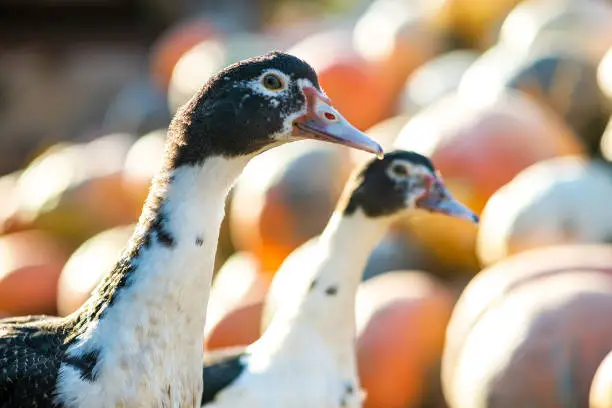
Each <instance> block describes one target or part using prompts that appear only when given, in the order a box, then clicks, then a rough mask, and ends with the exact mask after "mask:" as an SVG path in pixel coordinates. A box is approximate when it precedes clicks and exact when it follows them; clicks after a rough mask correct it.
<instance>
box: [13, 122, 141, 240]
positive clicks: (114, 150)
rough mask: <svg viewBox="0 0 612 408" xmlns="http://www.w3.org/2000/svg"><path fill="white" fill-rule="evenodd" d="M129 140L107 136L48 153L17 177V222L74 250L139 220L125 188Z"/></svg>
mask: <svg viewBox="0 0 612 408" xmlns="http://www.w3.org/2000/svg"><path fill="white" fill-rule="evenodd" d="M132 142H133V138H132V136H131V135H127V134H112V135H107V136H104V137H101V138H98V139H96V140H94V141H92V142H89V143H84V144H75V145H71V144H63V145H56V146H54V147H52V148H50V149H48V150H47V151H46V152H45V153H43V154H42V155H41V156H39V157H38V158H36V159H35V160H34V161H33V162H32V163H31V164H30V165H29V166H28V167H27V168H26V169H25V170H24V171H23V173H22V174H21V175H20V177H19V180H18V183H17V187H16V190H17V196H18V200H19V204H18V209H17V211H16V212H15V214H14V219H15V221H16V222H17V223H19V224H21V225H25V226H27V227H29V228H35V229H42V230H45V231H49V232H51V233H53V234H55V235H57V236H59V237H61V238H63V239H65V240H66V241H67V242H69V243H70V244H71V245H73V246H74V247H76V246H78V245H80V244H81V243H82V242H83V241H85V240H86V239H87V238H89V237H91V236H92V235H94V234H96V233H98V232H101V231H104V230H105V229H108V228H110V227H113V226H116V225H122V224H128V223H131V222H134V221H136V220H137V219H138V217H139V215H140V212H141V206H142V204H141V203H137V202H136V203H135V202H134V200H133V199H132V197H131V196H130V194H128V192H127V191H126V190H125V185H124V182H123V174H122V171H123V163H124V161H125V157H126V155H127V152H128V150H129V148H130V146H131V145H132Z"/></svg>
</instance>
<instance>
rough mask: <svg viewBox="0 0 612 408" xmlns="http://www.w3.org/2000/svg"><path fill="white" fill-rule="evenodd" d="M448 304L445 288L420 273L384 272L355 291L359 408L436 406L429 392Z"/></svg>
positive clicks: (433, 386) (433, 383)
mask: <svg viewBox="0 0 612 408" xmlns="http://www.w3.org/2000/svg"><path fill="white" fill-rule="evenodd" d="M453 301H454V299H453V296H452V294H451V292H450V291H449V290H448V289H447V288H446V287H444V286H443V285H442V284H441V283H440V282H438V281H437V280H436V279H435V278H433V277H432V276H430V275H428V274H425V273H422V272H408V271H394V272H389V273H386V274H384V275H380V276H377V277H375V278H372V279H370V280H368V281H367V282H364V283H363V284H362V285H361V286H360V288H359V291H358V293H357V299H356V307H355V312H356V322H357V358H358V368H359V378H360V381H361V385H362V387H363V388H364V389H365V391H366V393H367V397H366V401H365V405H364V407H365V408H402V407H418V406H422V405H421V404H425V403H426V402H427V401H429V402H430V403H431V402H434V401H438V403H439V401H440V397H439V395H436V394H435V392H434V391H435V390H436V389H438V388H439V387H438V384H439V377H438V375H437V370H438V366H439V362H440V356H441V353H442V346H443V343H444V330H445V327H446V323H447V321H448V319H449V317H450V314H451V310H452V306H453Z"/></svg>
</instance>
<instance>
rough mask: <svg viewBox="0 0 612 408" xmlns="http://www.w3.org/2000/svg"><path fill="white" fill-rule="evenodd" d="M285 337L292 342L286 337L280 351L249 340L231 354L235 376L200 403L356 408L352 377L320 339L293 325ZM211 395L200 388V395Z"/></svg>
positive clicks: (358, 401)
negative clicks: (245, 347) (240, 350)
mask: <svg viewBox="0 0 612 408" xmlns="http://www.w3.org/2000/svg"><path fill="white" fill-rule="evenodd" d="M291 337H293V339H292V340H295V341H289V340H288V339H286V340H285V341H287V343H285V344H286V345H287V346H286V347H284V348H283V349H282V350H276V351H275V352H269V351H268V350H265V348H264V347H258V346H259V345H258V344H254V345H252V346H251V347H249V349H248V350H247V351H244V352H243V353H241V354H240V355H239V356H237V357H234V358H235V359H238V360H239V361H240V363H239V364H240V365H241V368H240V374H239V375H238V376H237V378H236V379H235V381H233V382H231V386H229V387H224V388H223V389H222V390H220V391H219V392H218V393H217V394H215V395H214V400H209V401H208V402H207V403H206V405H205V406H206V407H210V408H221V407H232V406H235V407H243V406H246V405H245V401H248V404H249V406H251V407H257V408H259V407H270V408H276V407H278V408H281V407H289V406H290V407H296V408H308V407H322V408H340V407H361V398H360V395H359V394H358V392H357V391H358V390H357V388H356V385H355V384H358V382H357V378H356V377H354V378H345V375H346V373H344V372H343V370H342V369H341V367H340V366H339V365H338V361H337V358H336V356H335V353H333V352H332V351H331V350H330V348H329V346H328V344H327V343H326V342H325V341H324V339H322V338H320V337H319V336H317V335H316V334H314V333H313V331H312V330H303V331H300V330H295V329H294V330H292V333H291ZM262 343H263V342H262ZM289 344H290V345H291V347H288V346H289ZM262 345H263V344H262ZM226 361H227V360H226ZM226 364H227V363H226ZM234 374H237V371H235V372H234ZM211 375H214V372H212V373H209V374H208V376H211ZM207 384H210V382H207ZM272 384H273V388H272V387H271V385H272ZM211 394H212V393H211ZM212 396H213V395H207V393H206V392H205V397H208V398H210V397H212Z"/></svg>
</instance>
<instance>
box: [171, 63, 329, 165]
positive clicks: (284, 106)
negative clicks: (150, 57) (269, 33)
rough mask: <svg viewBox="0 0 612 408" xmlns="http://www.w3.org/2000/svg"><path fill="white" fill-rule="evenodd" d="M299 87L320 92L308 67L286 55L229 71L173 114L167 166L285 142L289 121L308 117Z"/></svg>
mask: <svg viewBox="0 0 612 408" xmlns="http://www.w3.org/2000/svg"><path fill="white" fill-rule="evenodd" d="M303 86H311V87H313V88H315V89H316V90H318V91H321V89H320V86H319V81H318V78H317V75H316V73H315V71H314V70H313V69H312V67H310V65H308V64H307V63H306V62H304V61H302V60H301V59H299V58H297V57H295V56H292V55H289V54H285V53H281V52H272V53H269V54H266V55H264V56H261V57H257V58H250V59H247V60H245V61H241V62H238V63H236V64H233V65H230V66H229V67H227V68H225V69H224V70H222V71H220V72H219V73H218V74H217V75H215V76H213V77H212V78H210V80H209V81H208V82H207V83H206V84H205V85H204V86H203V87H202V89H201V90H200V91H199V92H198V93H197V94H196V95H194V97H193V98H192V99H191V100H190V101H189V102H188V103H187V104H186V105H185V106H183V107H182V108H181V109H179V111H178V112H177V114H176V116H175V117H174V119H173V121H172V123H171V124H170V127H169V131H168V144H167V147H166V155H167V163H166V165H167V166H169V167H178V166H181V165H192V164H198V163H201V162H203V161H204V160H205V159H206V157H209V156H224V157H235V156H241V155H250V154H253V153H256V152H258V151H260V150H262V149H264V148H265V147H267V146H269V145H273V144H274V143H276V142H278V140H277V139H276V138H281V139H282V138H285V139H286V138H287V137H288V133H289V132H291V130H292V129H291V128H292V126H291V117H293V116H296V115H299V114H304V113H305V112H306V97H305V95H304V93H303V92H302V87H303Z"/></svg>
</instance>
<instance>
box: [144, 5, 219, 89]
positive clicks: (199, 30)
mask: <svg viewBox="0 0 612 408" xmlns="http://www.w3.org/2000/svg"><path fill="white" fill-rule="evenodd" d="M221 36H222V30H221V29H220V28H219V27H218V23H215V22H213V21H212V20H211V19H210V18H209V17H208V18H207V17H206V16H201V15H197V16H193V17H189V18H187V19H185V20H183V21H179V22H178V23H175V24H173V25H172V26H171V28H170V29H169V30H167V31H165V32H164V33H162V35H161V36H160V37H159V38H158V39H157V40H156V41H155V43H154V44H153V46H152V47H151V51H150V57H149V59H150V71H151V77H152V78H153V80H154V81H155V83H156V84H157V86H158V87H159V88H160V89H163V90H166V89H167V87H168V85H169V83H170V80H171V78H172V72H173V71H174V67H175V66H176V64H177V62H178V61H179V60H180V59H181V57H182V56H183V55H184V54H185V53H186V52H187V51H189V50H190V49H191V48H193V47H195V46H196V45H197V44H198V43H200V42H202V41H205V40H207V39H211V38H218V37H221Z"/></svg>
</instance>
